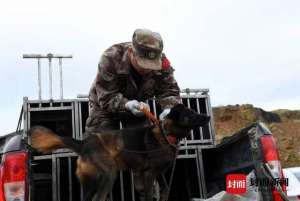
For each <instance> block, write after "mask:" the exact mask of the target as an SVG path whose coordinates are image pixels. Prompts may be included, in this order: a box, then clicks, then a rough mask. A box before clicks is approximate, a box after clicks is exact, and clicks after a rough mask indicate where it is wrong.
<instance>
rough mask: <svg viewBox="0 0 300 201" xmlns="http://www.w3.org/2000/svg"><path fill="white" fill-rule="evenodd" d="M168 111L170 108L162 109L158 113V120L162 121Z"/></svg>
mask: <svg viewBox="0 0 300 201" xmlns="http://www.w3.org/2000/svg"><path fill="white" fill-rule="evenodd" d="M170 111H171V109H170V108H166V109H164V110H163V111H162V113H160V115H159V120H160V121H163V120H164V119H165V118H166V116H167V115H168V114H169V113H170Z"/></svg>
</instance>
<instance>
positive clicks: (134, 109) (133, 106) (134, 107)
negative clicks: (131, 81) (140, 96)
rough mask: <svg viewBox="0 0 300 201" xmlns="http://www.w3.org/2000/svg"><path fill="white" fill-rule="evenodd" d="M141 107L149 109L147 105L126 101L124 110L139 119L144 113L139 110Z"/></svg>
mask: <svg viewBox="0 0 300 201" xmlns="http://www.w3.org/2000/svg"><path fill="white" fill-rule="evenodd" d="M141 107H144V108H145V107H146V108H148V109H149V105H148V104H147V103H144V102H138V101H137V100H131V101H128V102H127V103H126V104H125V108H126V109H127V110H129V111H130V112H131V113H132V114H133V115H135V116H138V117H141V116H143V115H144V113H143V112H142V111H141V110H140V108H141Z"/></svg>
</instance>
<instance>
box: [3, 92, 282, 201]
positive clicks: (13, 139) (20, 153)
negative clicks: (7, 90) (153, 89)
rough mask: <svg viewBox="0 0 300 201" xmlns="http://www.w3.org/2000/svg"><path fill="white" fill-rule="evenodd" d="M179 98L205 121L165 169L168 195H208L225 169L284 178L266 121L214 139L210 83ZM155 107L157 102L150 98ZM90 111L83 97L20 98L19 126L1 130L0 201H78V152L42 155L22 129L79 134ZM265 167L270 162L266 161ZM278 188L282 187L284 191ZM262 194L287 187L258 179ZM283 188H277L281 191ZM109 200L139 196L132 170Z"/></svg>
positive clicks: (175, 200) (277, 197)
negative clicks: (41, 128)
mask: <svg viewBox="0 0 300 201" xmlns="http://www.w3.org/2000/svg"><path fill="white" fill-rule="evenodd" d="M181 97H182V102H183V104H185V105H186V106H188V107H190V108H192V109H194V110H195V111H197V112H201V113H206V114H208V115H210V116H211V117H212V118H211V121H210V123H209V125H207V126H206V127H203V128H202V127H200V128H198V129H194V130H193V131H191V135H190V137H189V138H187V139H184V140H182V141H181V142H180V151H179V154H178V157H177V159H176V163H175V166H174V168H173V169H170V171H168V172H167V173H166V175H165V176H166V178H167V181H169V184H170V187H171V190H170V194H169V200H170V201H192V200H205V199H207V198H209V197H212V196H214V195H216V194H217V193H219V192H221V191H225V190H226V176H227V175H228V174H245V175H247V174H248V173H250V172H251V171H254V173H255V176H256V179H261V180H264V179H266V178H268V171H269V173H271V175H273V177H275V178H280V179H282V178H283V174H282V169H281V165H280V160H279V155H278V150H277V147H276V143H275V140H274V138H273V135H272V133H271V132H270V131H269V129H268V128H267V127H266V126H265V125H264V124H263V123H261V122H254V123H253V124H251V125H249V126H248V127H246V128H243V129H242V130H240V131H237V132H236V133H235V134H233V135H232V136H231V137H227V138H225V139H224V140H223V141H222V142H221V143H220V144H216V141H215V130H214V119H213V114H212V108H211V104H210V96H209V90H207V89H198V90H191V89H186V90H183V91H182V94H181ZM148 104H149V105H150V107H151V111H152V112H153V113H154V114H155V115H156V114H159V112H160V111H161V109H160V108H159V106H158V105H157V104H156V102H155V99H154V100H149V101H148ZM87 117H88V99H87V98H86V97H82V96H80V97H77V98H75V99H57V100H29V99H28V98H26V97H25V98H24V100H23V107H22V111H21V115H20V121H19V123H18V129H17V131H16V132H14V133H12V134H9V135H5V136H2V137H1V138H0V148H1V168H0V172H1V174H0V201H1V200H3V201H80V200H82V190H81V187H80V184H79V182H78V180H77V178H76V176H75V173H74V172H75V168H76V154H75V153H73V152H71V151H70V150H67V149H60V150H58V151H55V152H53V153H51V154H47V155H41V154H39V153H37V152H35V151H34V150H32V149H31V148H30V136H29V135H28V134H27V131H28V130H29V129H30V127H32V126H34V125H42V126H45V127H48V128H50V129H52V130H53V131H55V132H56V133H59V134H60V135H63V136H72V137H73V138H75V139H83V138H84V131H85V128H84V125H85V121H86V119H87ZM267 167H268V168H267ZM281 189H283V190H282V191H281ZM258 191H259V195H260V200H262V201H281V200H284V199H283V198H282V196H281V194H282V192H283V193H284V192H285V186H284V184H282V185H281V188H279V189H278V188H273V187H271V186H268V185H264V183H263V182H258ZM280 193H281V194H280ZM109 197H110V198H109V200H110V201H135V200H138V198H137V196H136V193H135V190H134V184H133V176H132V173H131V172H126V171H124V172H120V173H119V178H118V179H117V181H116V182H115V184H114V188H113V191H112V192H111V193H110V196H109Z"/></svg>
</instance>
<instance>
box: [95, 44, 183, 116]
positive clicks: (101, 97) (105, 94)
mask: <svg viewBox="0 0 300 201" xmlns="http://www.w3.org/2000/svg"><path fill="white" fill-rule="evenodd" d="M130 46H131V42H127V43H120V44H116V45H113V46H111V47H110V48H108V49H107V50H106V51H105V52H104V53H103V55H102V57H101V59H100V62H99V64H98V72H97V76H96V78H95V80H94V82H93V84H92V87H91V89H90V93H89V107H90V117H92V118H93V117H94V118H104V117H106V118H109V116H111V115H112V114H114V113H117V112H120V111H125V103H126V102H127V101H128V100H133V99H136V100H138V101H145V100H147V99H149V98H153V97H155V98H156V100H157V101H158V103H159V104H160V106H161V107H162V109H164V108H167V107H171V106H173V105H174V104H176V103H179V102H180V97H179V95H180V94H179V93H180V90H179V87H178V85H177V82H176V80H175V79H174V77H173V71H174V69H173V68H172V67H171V66H170V63H169V62H168V60H167V58H166V57H165V56H164V55H163V58H162V59H163V60H162V61H163V62H162V63H163V66H162V67H163V68H162V70H159V71H151V72H150V73H149V74H147V75H145V76H143V78H142V81H141V83H140V86H137V84H136V83H135V81H134V79H133V76H132V75H131V71H130V68H132V67H131V64H130V61H129V58H128V56H127V52H128V48H129V47H130Z"/></svg>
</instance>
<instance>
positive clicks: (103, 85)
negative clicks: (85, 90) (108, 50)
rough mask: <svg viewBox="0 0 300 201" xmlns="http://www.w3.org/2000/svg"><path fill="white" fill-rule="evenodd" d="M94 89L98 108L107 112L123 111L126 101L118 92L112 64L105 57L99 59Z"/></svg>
mask: <svg viewBox="0 0 300 201" xmlns="http://www.w3.org/2000/svg"><path fill="white" fill-rule="evenodd" d="M94 84H95V89H96V94H97V99H98V103H99V105H100V107H101V108H102V109H104V110H106V111H108V112H119V111H125V103H126V102H127V101H128V100H127V98H125V97H124V96H123V94H122V93H121V92H120V88H119V83H118V76H117V74H116V72H115V68H114V62H113V61H112V59H111V58H110V57H108V56H106V55H103V56H102V57H101V60H100V62H99V65H98V73H97V77H96V80H95V83H94Z"/></svg>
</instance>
